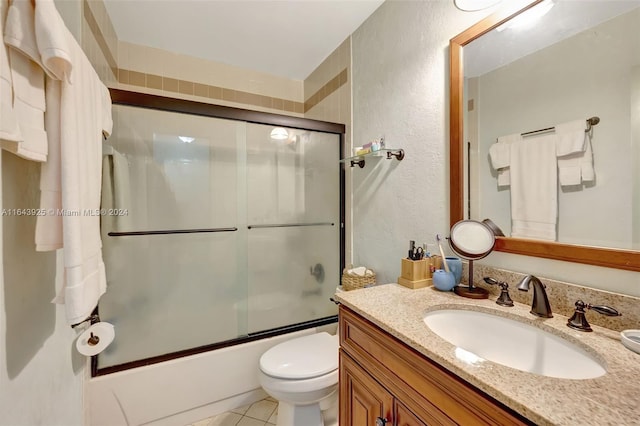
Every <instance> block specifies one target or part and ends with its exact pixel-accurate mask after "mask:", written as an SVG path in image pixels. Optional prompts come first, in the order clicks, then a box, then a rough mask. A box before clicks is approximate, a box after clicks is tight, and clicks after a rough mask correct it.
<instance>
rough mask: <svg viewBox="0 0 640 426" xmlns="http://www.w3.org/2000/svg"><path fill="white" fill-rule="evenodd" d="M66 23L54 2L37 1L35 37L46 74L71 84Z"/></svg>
mask: <svg viewBox="0 0 640 426" xmlns="http://www.w3.org/2000/svg"><path fill="white" fill-rule="evenodd" d="M61 28H64V22H63V21H62V17H61V16H60V14H59V13H58V11H57V10H56V6H55V4H54V2H53V0H36V8H35V30H36V31H35V36H36V41H37V44H38V52H39V54H40V60H41V64H42V67H43V68H44V70H45V72H46V73H47V74H48V75H49V76H50V77H52V78H54V79H57V80H65V81H67V82H68V83H71V68H72V66H71V52H70V46H69V43H68V40H67V39H66V37H65V35H64V31H62V30H61Z"/></svg>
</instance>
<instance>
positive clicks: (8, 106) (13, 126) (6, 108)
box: [0, 17, 22, 145]
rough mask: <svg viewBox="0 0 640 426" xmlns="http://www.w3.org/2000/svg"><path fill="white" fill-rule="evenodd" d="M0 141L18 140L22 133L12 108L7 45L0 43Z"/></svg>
mask: <svg viewBox="0 0 640 426" xmlns="http://www.w3.org/2000/svg"><path fill="white" fill-rule="evenodd" d="M3 27H4V20H3V19H2V17H0V34H4V30H3ZM0 140H1V141H2V142H0V143H3V145H4V143H10V142H14V143H15V142H18V143H19V142H20V141H22V134H21V133H20V127H19V126H18V117H17V115H16V113H15V111H14V109H13V83H12V81H11V69H10V67H9V53H8V52H7V46H6V45H5V44H4V43H0Z"/></svg>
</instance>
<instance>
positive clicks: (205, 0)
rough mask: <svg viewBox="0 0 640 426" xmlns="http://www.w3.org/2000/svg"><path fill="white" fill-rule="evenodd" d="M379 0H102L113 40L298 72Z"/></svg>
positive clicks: (306, 70)
mask: <svg viewBox="0 0 640 426" xmlns="http://www.w3.org/2000/svg"><path fill="white" fill-rule="evenodd" d="M383 1H384V0H104V2H105V5H106V8H107V12H108V13H109V16H110V18H111V21H112V23H113V26H114V28H115V31H116V34H117V36H118V38H119V39H120V40H123V41H127V42H130V43H135V44H140V45H144V46H150V47H155V48H158V49H164V50H169V51H172V52H177V53H181V54H186V55H191V56H196V57H199V58H204V59H208V60H211V61H216V62H222V63H225V64H229V65H235V66H238V67H242V68H246V69H251V70H255V71H261V72H265V73H268V74H273V75H277V76H281V77H286V78H291V79H295V80H303V79H305V78H306V77H307V76H308V75H309V74H310V73H311V72H312V71H313V70H314V69H315V68H316V67H317V66H318V65H320V63H322V61H323V60H324V59H325V58H326V57H327V56H329V55H330V54H331V52H333V51H334V50H335V49H336V48H337V47H338V46H339V45H340V44H341V43H342V42H343V41H344V40H345V39H346V38H347V37H348V36H349V35H350V34H352V33H353V32H354V31H355V30H356V29H357V28H358V27H359V26H360V24H362V23H363V22H364V21H365V20H366V19H367V17H369V16H370V15H371V14H372V13H373V12H374V11H375V10H376V9H377V8H378V7H379V6H380V5H381V4H382V3H383Z"/></svg>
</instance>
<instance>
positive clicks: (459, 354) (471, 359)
mask: <svg viewBox="0 0 640 426" xmlns="http://www.w3.org/2000/svg"><path fill="white" fill-rule="evenodd" d="M454 353H455V355H456V358H458V359H459V360H460V361H462V362H464V363H466V364H470V365H475V364H479V363H481V362H482V361H484V358H480V357H479V356H478V355H476V354H474V353H473V352H469V351H466V350H464V349H462V348H456V350H455V352H454Z"/></svg>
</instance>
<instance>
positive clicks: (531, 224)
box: [510, 134, 558, 241]
mask: <svg viewBox="0 0 640 426" xmlns="http://www.w3.org/2000/svg"><path fill="white" fill-rule="evenodd" d="M510 159H511V160H510V164H511V165H510V168H511V221H512V225H511V236H512V237H520V238H535V239H544V240H552V241H554V240H555V239H556V221H557V215H558V189H557V185H558V174H557V166H556V135H555V134H547V135H541V136H535V137H528V138H526V139H523V140H522V141H520V142H515V143H512V144H511V156H510Z"/></svg>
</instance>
